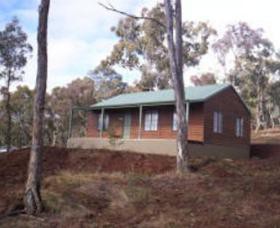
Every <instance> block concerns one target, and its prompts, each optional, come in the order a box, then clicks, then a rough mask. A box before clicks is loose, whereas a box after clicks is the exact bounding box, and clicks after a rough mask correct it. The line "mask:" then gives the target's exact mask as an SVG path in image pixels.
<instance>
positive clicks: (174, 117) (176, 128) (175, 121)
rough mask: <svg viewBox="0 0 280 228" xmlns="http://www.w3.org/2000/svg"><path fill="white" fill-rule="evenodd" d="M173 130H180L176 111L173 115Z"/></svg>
mask: <svg viewBox="0 0 280 228" xmlns="http://www.w3.org/2000/svg"><path fill="white" fill-rule="evenodd" d="M172 131H178V124H177V112H176V111H174V112H173V115H172Z"/></svg>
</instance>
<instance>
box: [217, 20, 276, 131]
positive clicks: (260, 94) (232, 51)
mask: <svg viewBox="0 0 280 228" xmlns="http://www.w3.org/2000/svg"><path fill="white" fill-rule="evenodd" d="M213 48H214V51H215V52H216V53H217V56H218V59H219V61H220V63H221V64H222V66H223V67H224V71H225V75H226V79H227V81H228V82H230V83H231V84H233V85H234V86H236V88H237V89H238V90H239V91H240V93H241V95H242V97H243V98H244V100H245V101H246V103H247V104H248V105H249V106H250V108H251V110H252V111H253V113H255V122H256V130H258V129H260V128H267V127H268V126H269V113H268V110H267V105H266V104H267V95H268V94H267V89H268V85H269V81H270V80H271V79H272V78H273V77H274V76H276V75H279V69H280V59H279V55H278V54H277V51H276V50H275V48H274V46H273V44H272V42H271V41H270V40H268V39H266V38H264V36H263V30H262V29H252V28H250V27H249V26H248V25H247V24H246V23H238V24H236V25H229V26H228V28H227V30H226V32H225V34H224V35H223V37H222V38H221V39H219V40H218V41H217V42H216V43H215V44H214V45H213Z"/></svg>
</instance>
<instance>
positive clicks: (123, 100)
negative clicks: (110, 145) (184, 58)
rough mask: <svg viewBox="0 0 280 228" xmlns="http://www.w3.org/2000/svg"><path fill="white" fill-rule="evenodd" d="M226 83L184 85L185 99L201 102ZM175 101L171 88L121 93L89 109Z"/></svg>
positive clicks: (222, 87)
mask: <svg viewBox="0 0 280 228" xmlns="http://www.w3.org/2000/svg"><path fill="white" fill-rule="evenodd" d="M230 86H231V85H228V84H214V85H205V86H196V87H186V88H185V97H186V101H187V102H190V103H195V102H203V101H205V100H206V99H208V98H210V97H211V96H213V95H215V94H217V93H219V92H220V91H222V90H224V89H226V88H228V87H230ZM173 103H175V97H174V91H173V89H166V90H158V91H148V92H137V93H127V94H121V95H118V96H115V97H112V98H109V99H106V100H103V101H101V102H99V103H96V104H94V105H91V106H90V109H101V108H121V107H137V106H139V105H164V104H173Z"/></svg>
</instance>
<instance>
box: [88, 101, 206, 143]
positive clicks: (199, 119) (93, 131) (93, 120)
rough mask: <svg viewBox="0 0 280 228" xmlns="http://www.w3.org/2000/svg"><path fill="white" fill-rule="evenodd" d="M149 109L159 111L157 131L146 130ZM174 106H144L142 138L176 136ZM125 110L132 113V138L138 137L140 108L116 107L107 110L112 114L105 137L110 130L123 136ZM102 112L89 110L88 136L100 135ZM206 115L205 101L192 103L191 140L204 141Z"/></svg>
mask: <svg viewBox="0 0 280 228" xmlns="http://www.w3.org/2000/svg"><path fill="white" fill-rule="evenodd" d="M149 110H157V111H158V114H159V116H158V118H159V119H158V129H157V131H145V130H144V123H145V112H147V111H149ZM174 110H175V109H174V106H158V107H143V115H142V127H141V138H143V139H148V138H150V139H153V138H154V139H157V138H162V139H168V138H176V131H173V130H172V125H173V112H174ZM125 112H130V113H131V130H130V138H131V139H136V138H138V130H139V108H131V109H115V110H112V109H111V110H105V113H108V114H109V116H110V123H109V130H108V131H104V132H103V137H109V133H108V132H112V129H114V130H113V132H114V135H115V137H122V132H123V116H124V113H125ZM99 113H100V112H96V111H95V112H89V115H88V124H87V136H88V137H98V136H99V131H98V130H97V118H98V114H99ZM203 133H204V115H203V103H196V104H191V105H190V116H189V129H188V136H189V140H190V141H198V142H203V140H204V134H203Z"/></svg>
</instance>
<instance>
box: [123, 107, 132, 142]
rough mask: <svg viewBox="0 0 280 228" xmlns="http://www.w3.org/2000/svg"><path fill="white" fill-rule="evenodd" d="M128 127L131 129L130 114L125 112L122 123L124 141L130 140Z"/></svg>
mask: <svg viewBox="0 0 280 228" xmlns="http://www.w3.org/2000/svg"><path fill="white" fill-rule="evenodd" d="M130 127H131V113H130V112H126V113H125V114H124V121H123V138H124V139H129V138H130Z"/></svg>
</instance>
